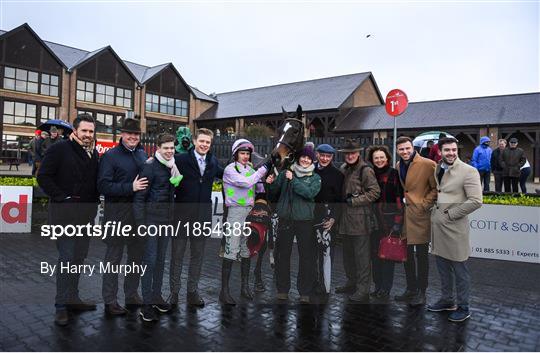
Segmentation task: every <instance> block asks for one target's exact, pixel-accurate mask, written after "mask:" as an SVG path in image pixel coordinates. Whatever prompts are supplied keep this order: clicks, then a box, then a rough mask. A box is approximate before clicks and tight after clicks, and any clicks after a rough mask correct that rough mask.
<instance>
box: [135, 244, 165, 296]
mask: <svg viewBox="0 0 540 353" xmlns="http://www.w3.org/2000/svg"><path fill="white" fill-rule="evenodd" d="M168 244H169V237H168V236H162V237H160V236H154V237H150V236H149V237H147V238H146V244H145V249H144V255H143V259H142V264H143V265H146V272H145V273H144V276H142V277H141V287H142V296H143V302H144V304H154V301H155V300H156V299H158V298H160V297H161V286H162V285H163V272H164V269H165V256H166V254H167V245H168Z"/></svg>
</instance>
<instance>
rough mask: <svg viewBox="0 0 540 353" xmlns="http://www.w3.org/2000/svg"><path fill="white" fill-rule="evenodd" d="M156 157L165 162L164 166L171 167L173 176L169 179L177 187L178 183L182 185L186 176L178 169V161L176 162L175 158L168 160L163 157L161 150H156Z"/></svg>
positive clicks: (162, 162)
mask: <svg viewBox="0 0 540 353" xmlns="http://www.w3.org/2000/svg"><path fill="white" fill-rule="evenodd" d="M156 159H157V160H158V161H159V162H160V163H161V164H163V165H164V166H166V167H167V168H169V169H170V170H171V177H170V178H169V181H170V183H171V184H173V185H174V186H175V187H178V185H180V182H181V181H182V179H183V178H184V176H183V175H182V174H180V172H179V171H178V167H176V163H175V162H174V158H171V160H169V161H168V160H166V159H165V158H163V156H162V155H161V154H159V152H157V151H156Z"/></svg>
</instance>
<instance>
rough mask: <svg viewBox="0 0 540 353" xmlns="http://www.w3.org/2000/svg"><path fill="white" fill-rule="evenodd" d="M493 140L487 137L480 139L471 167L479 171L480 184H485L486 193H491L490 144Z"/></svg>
mask: <svg viewBox="0 0 540 353" xmlns="http://www.w3.org/2000/svg"><path fill="white" fill-rule="evenodd" d="M490 142H491V140H490V139H489V137H487V136H483V137H481V138H480V145H478V146H477V147H476V148H475V149H474V152H473V156H472V159H471V165H472V166H473V167H475V168H476V169H478V173H480V182H481V183H483V184H484V192H486V191H489V181H490V177H491V152H492V150H491V148H490V147H489V143H490Z"/></svg>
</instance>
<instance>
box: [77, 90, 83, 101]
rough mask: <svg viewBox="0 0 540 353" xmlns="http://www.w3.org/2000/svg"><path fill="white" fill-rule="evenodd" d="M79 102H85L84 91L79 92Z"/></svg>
mask: <svg viewBox="0 0 540 353" xmlns="http://www.w3.org/2000/svg"><path fill="white" fill-rule="evenodd" d="M77 100H79V101H83V100H84V91H77Z"/></svg>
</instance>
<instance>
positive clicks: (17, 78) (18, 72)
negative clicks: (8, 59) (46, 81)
mask: <svg viewBox="0 0 540 353" xmlns="http://www.w3.org/2000/svg"><path fill="white" fill-rule="evenodd" d="M38 82H39V74H38V73H37V72H34V71H28V70H23V69H15V68H12V67H5V68H4V88H5V89H11V90H15V91H19V92H28V93H38Z"/></svg>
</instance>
